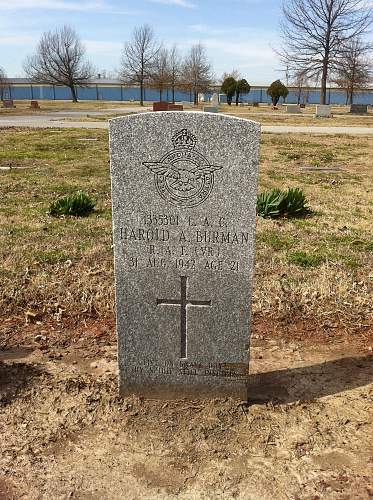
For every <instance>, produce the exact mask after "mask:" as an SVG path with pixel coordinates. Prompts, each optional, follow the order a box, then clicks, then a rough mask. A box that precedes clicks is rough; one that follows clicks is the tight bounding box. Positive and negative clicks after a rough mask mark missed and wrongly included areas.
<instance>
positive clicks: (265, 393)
mask: <svg viewBox="0 0 373 500" xmlns="http://www.w3.org/2000/svg"><path fill="white" fill-rule="evenodd" d="M372 382H373V356H362V357H357V358H356V357H349V358H342V359H337V360H334V361H327V362H325V363H319V364H316V365H312V366H305V367H301V368H291V369H289V370H276V371H271V372H266V373H257V374H253V375H251V376H250V382H249V401H250V402H251V403H263V402H269V401H273V402H276V403H292V402H294V401H311V400H313V399H316V398H321V397H323V396H330V395H332V394H337V393H339V392H343V391H346V390H350V389H355V388H357V387H362V386H365V385H368V384H370V383H372Z"/></svg>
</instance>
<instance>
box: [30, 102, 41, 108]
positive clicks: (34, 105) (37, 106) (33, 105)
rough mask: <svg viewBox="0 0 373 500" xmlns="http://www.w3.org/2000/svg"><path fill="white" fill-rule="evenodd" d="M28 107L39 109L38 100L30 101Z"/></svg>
mask: <svg viewBox="0 0 373 500" xmlns="http://www.w3.org/2000/svg"><path fill="white" fill-rule="evenodd" d="M30 108H31V109H40V106H39V102H38V101H31V104H30Z"/></svg>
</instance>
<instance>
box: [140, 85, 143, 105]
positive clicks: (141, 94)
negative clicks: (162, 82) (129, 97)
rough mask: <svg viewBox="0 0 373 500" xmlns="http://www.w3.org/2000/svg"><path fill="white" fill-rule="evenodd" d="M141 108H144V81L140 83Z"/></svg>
mask: <svg viewBox="0 0 373 500" xmlns="http://www.w3.org/2000/svg"><path fill="white" fill-rule="evenodd" d="M140 106H144V80H141V82H140Z"/></svg>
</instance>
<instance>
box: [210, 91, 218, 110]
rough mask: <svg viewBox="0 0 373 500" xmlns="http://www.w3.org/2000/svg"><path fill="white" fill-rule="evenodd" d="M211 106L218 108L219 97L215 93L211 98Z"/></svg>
mask: <svg viewBox="0 0 373 500" xmlns="http://www.w3.org/2000/svg"><path fill="white" fill-rule="evenodd" d="M210 103H211V106H212V107H214V108H217V107H218V106H219V95H218V94H217V93H216V92H215V93H214V94H212V97H211V101H210Z"/></svg>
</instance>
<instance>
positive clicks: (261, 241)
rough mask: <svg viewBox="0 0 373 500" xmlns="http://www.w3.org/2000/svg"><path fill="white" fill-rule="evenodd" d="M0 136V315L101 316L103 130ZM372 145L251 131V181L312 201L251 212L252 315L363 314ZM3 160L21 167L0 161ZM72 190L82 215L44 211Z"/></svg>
mask: <svg viewBox="0 0 373 500" xmlns="http://www.w3.org/2000/svg"><path fill="white" fill-rule="evenodd" d="M79 139H94V140H88V141H81V140H79ZM0 146H1V147H0V178H1V183H0V196H1V202H0V230H1V234H2V238H1V241H0V252H1V262H2V265H1V268H0V307H1V311H2V313H3V315H4V316H13V315H15V316H19V315H26V314H27V312H30V311H31V312H32V313H34V314H36V315H37V316H36V317H39V316H40V317H47V316H52V317H54V318H56V319H61V318H64V317H65V318H66V317H78V316H79V317H92V316H93V317H94V316H96V315H99V316H100V317H104V316H106V315H112V311H113V307H114V293H113V265H112V248H111V245H112V241H111V201H110V183H109V169H108V138H107V132H106V131H104V130H84V131H83V130H63V131H61V130H14V129H6V130H4V131H3V132H2V134H1V136H0ZM372 149H373V138H371V137H344V136H338V137H337V136H335V137H332V136H329V137H324V136H307V137H306V136H304V135H303V136H302V135H293V136H291V135H289V136H279V135H271V134H264V135H263V138H262V161H261V175H260V189H262V190H263V189H269V188H272V187H281V188H287V187H293V186H294V187H295V186H298V187H302V188H303V189H304V191H305V193H306V195H307V197H308V199H309V203H310V206H311V208H312V210H313V211H314V212H313V214H312V216H311V217H308V218H305V219H294V220H278V221H272V220H263V219H259V220H258V233H257V250H256V252H257V253H256V279H255V290H254V311H255V313H256V314H258V315H266V316H273V317H292V318H294V317H304V316H307V317H318V318H320V317H328V318H329V317H330V318H338V319H341V318H346V319H349V320H353V321H355V322H358V323H359V322H363V321H365V320H367V317H368V315H369V314H370V313H371V306H372V285H373V273H372V268H373V242H372V215H373V197H372V181H373V171H372V169H371V160H372ZM305 164H306V165H311V166H316V167H317V166H324V167H325V166H339V167H341V168H342V170H341V171H340V172H338V173H331V174H327V173H318V172H310V173H304V172H301V171H300V168H299V167H300V165H305ZM9 166H10V167H24V168H12V169H11V170H1V167H9ZM78 189H82V190H84V191H86V192H87V193H88V194H89V195H91V196H92V197H93V198H95V200H97V210H96V212H95V213H94V215H92V216H90V217H88V218H84V219H52V218H50V217H49V216H47V214H46V212H47V209H48V206H49V204H50V202H51V201H52V200H54V199H55V198H56V197H57V196H59V195H63V194H67V193H71V192H72V191H75V190H78ZM30 317H32V316H30Z"/></svg>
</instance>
